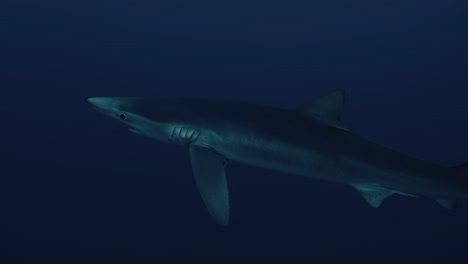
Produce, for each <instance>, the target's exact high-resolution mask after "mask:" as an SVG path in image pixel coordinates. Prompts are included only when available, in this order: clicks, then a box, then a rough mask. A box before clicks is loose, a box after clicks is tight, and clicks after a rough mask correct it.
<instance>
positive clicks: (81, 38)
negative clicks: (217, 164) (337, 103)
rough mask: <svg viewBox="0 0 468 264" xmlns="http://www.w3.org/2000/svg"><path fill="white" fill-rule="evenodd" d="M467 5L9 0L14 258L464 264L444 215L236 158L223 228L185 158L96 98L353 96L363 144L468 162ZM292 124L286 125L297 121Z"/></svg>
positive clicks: (7, 204)
mask: <svg viewBox="0 0 468 264" xmlns="http://www.w3.org/2000/svg"><path fill="white" fill-rule="evenodd" d="M467 12H468V2H466V1H465V0H447V1H434V0H429V1H427V0H426V1H422V0H407V1H401V0H383V1H375V0H374V1H368V0H365V1H356V0H354V1H346V0H326V1H325V0H318V1H312V0H307V1H306V0H292V1H264V0H261V1H242V0H241V1H212V0H201V1H188V0H174V1H142V0H136V1H123V0H116V1H109V0H96V1H79V2H76V1H75V2H73V1H72V2H70V1H57V0H49V1H31V0H14V1H13V0H5V1H2V2H0V95H1V96H2V99H3V100H2V103H1V104H0V110H1V112H0V113H1V117H2V120H1V124H2V125H1V126H2V129H1V131H2V132H1V133H2V144H1V148H0V153H1V161H2V162H1V164H2V172H1V173H0V175H1V177H0V212H1V213H0V215H1V216H0V244H1V246H0V259H1V260H0V262H1V263H9V262H8V261H9V260H11V259H16V260H20V261H21V260H24V261H26V260H32V259H34V260H37V259H40V258H42V257H63V258H65V259H68V260H71V259H74V258H77V257H82V258H84V259H87V260H88V262H90V261H92V260H94V259H95V258H96V257H103V258H105V259H106V261H108V262H111V261H112V262H116V261H119V260H123V259H126V258H129V259H133V260H135V259H136V258H147V259H149V260H155V259H156V257H158V256H185V257H191V256H219V257H221V256H229V257H234V256H244V257H246V256H301V257H304V258H307V259H309V260H319V259H327V260H328V261H329V262H332V261H335V260H336V262H337V263H342V262H343V261H350V260H353V261H355V260H359V261H361V262H362V261H373V262H375V260H376V259H378V260H379V262H380V263H382V262H386V261H392V262H395V261H398V262H400V263H401V262H403V263H405V262H407V261H408V262H409V261H412V262H414V261H417V263H434V262H438V261H443V262H444V263H455V262H460V263H465V262H464V261H466V257H467V256H468V253H466V252H467V251H466V249H467V245H468V201H462V202H461V203H460V206H459V208H458V209H457V210H453V211H447V210H445V209H442V208H440V207H439V206H438V205H437V204H436V203H435V202H433V201H431V200H428V199H414V198H409V197H401V196H400V197H398V196H395V197H393V196H392V197H390V198H388V199H387V200H386V201H385V202H384V203H383V205H382V207H381V208H380V209H378V210H375V209H372V208H370V207H369V206H368V205H367V204H366V203H365V202H364V201H363V199H362V198H361V197H360V196H359V194H358V193H357V192H355V191H354V190H353V189H351V188H350V187H347V186H341V185H335V184H330V183H326V182H319V181H312V180H307V179H303V178H300V177H296V176H292V175H286V174H282V173H278V172H273V171H268V170H263V169H259V168H254V167H250V166H246V165H242V164H233V165H231V166H230V167H229V169H228V171H227V174H228V180H229V187H230V192H231V214H232V217H231V221H230V225H229V226H228V227H220V226H217V225H216V224H215V223H214V222H213V221H212V220H211V218H210V217H209V215H208V213H207V212H206V210H205V208H204V206H203V204H202V202H201V199H200V197H199V195H198V192H197V190H196V188H195V183H194V182H193V179H192V175H191V168H190V161H189V157H188V153H187V152H186V150H185V149H183V148H181V147H178V146H172V145H166V144H164V143H159V142H156V141H151V140H149V139H146V138H143V137H139V136H138V135H134V134H131V133H129V132H128V130H127V129H126V128H125V127H124V126H122V125H121V124H119V123H118V122H115V121H113V120H111V119H108V118H106V117H104V116H102V115H101V114H99V113H97V112H96V111H94V110H93V109H92V108H91V107H90V106H89V105H88V104H87V102H86V98H88V97H92V96H146V97H161V96H164V97H168V96H174V97H175V96H192V95H196V96H204V97H213V98H230V99H236V100H243V101H251V102H258V103H264V104H271V105H275V106H279V107H298V106H300V105H302V104H304V103H307V102H309V101H310V100H313V99H315V98H317V97H318V96H320V95H323V94H326V93H327V92H330V91H332V90H335V89H346V90H347V94H348V100H347V104H346V110H345V113H344V118H343V119H344V122H345V123H346V125H347V126H348V127H349V128H350V129H351V130H352V131H353V132H355V133H357V134H359V135H362V136H364V137H366V138H369V139H371V140H373V141H376V142H379V143H382V144H384V145H387V146H389V147H392V148H395V149H398V150H401V151H404V152H406V153H409V154H411V155H414V156H416V157H419V158H422V159H427V160H431V161H434V162H437V163H439V164H441V165H446V166H453V165H456V164H458V163H462V162H465V161H466V160H468V151H467V150H468V117H467V116H468V106H467V98H468V74H467V72H468V16H467V14H468V13H467ZM285 125H286V124H285Z"/></svg>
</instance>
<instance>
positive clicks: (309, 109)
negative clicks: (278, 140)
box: [299, 90, 347, 130]
mask: <svg viewBox="0 0 468 264" xmlns="http://www.w3.org/2000/svg"><path fill="white" fill-rule="evenodd" d="M345 101H346V93H345V91H344V90H338V91H334V92H332V93H330V94H327V95H325V96H322V97H320V98H318V99H316V100H314V101H312V102H311V103H308V104H306V105H304V106H302V107H300V108H299V111H301V112H302V113H303V114H305V115H306V116H309V117H310V118H313V119H316V120H321V121H324V122H327V123H328V124H330V125H331V126H333V127H336V128H340V129H343V130H347V129H346V128H345V127H344V126H343V124H341V114H342V112H343V107H344V104H345Z"/></svg>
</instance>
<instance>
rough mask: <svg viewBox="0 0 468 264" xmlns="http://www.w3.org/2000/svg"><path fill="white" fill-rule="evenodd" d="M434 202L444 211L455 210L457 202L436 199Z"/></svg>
mask: <svg viewBox="0 0 468 264" xmlns="http://www.w3.org/2000/svg"><path fill="white" fill-rule="evenodd" d="M436 202H437V203H438V204H439V205H440V206H442V207H443V208H446V209H455V208H457V200H452V199H436Z"/></svg>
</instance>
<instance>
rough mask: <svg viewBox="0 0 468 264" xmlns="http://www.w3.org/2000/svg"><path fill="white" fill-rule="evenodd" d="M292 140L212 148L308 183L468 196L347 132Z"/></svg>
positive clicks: (425, 167)
mask: <svg viewBox="0 0 468 264" xmlns="http://www.w3.org/2000/svg"><path fill="white" fill-rule="evenodd" d="M297 136H298V135H293V134H292V135H290V136H287V137H274V136H271V135H269V134H257V135H255V136H252V134H251V133H247V134H246V135H242V134H241V135H239V134H238V135H228V136H224V137H220V141H219V142H217V145H218V146H217V148H218V149H219V151H220V153H223V155H225V156H226V157H227V158H228V159H231V160H234V161H238V162H241V163H245V164H249V165H253V166H258V167H262V168H266V169H271V170H275V171H280V172H284V173H288V174H295V175H300V176H304V177H307V178H312V179H318V180H325V181H331V182H338V183H343V184H349V185H377V186H381V187H384V188H388V189H390V190H398V191H399V192H401V193H405V194H410V195H416V196H428V197H445V196H454V195H455V196H466V193H467V192H468V190H467V189H466V187H465V184H462V183H461V182H460V181H459V180H458V177H456V175H454V174H455V173H454V172H453V171H451V170H449V169H447V168H444V167H441V166H438V165H436V164H433V163H429V162H425V161H420V160H417V159H415V158H411V157H409V156H406V155H403V154H401V153H400V152H397V151H394V150H391V149H387V148H385V147H382V146H380V145H377V144H374V143H371V142H369V141H366V140H363V139H361V138H359V137H357V136H354V135H353V134H351V133H349V132H340V133H331V134H330V135H316V136H318V137H317V138H316V140H313V139H312V140H310V139H309V140H303V142H304V143H303V144H298V142H299V141H298V140H297ZM299 136H300V135H299ZM295 137H296V140H291V139H292V138H295ZM221 138H222V139H221Z"/></svg>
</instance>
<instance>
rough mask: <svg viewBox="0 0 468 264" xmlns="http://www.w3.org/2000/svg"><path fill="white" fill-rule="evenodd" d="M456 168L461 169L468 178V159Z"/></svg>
mask: <svg viewBox="0 0 468 264" xmlns="http://www.w3.org/2000/svg"><path fill="white" fill-rule="evenodd" d="M455 169H457V170H459V171H461V172H462V173H463V177H464V178H465V179H468V161H467V162H465V163H462V164H460V165H457V166H455Z"/></svg>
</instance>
